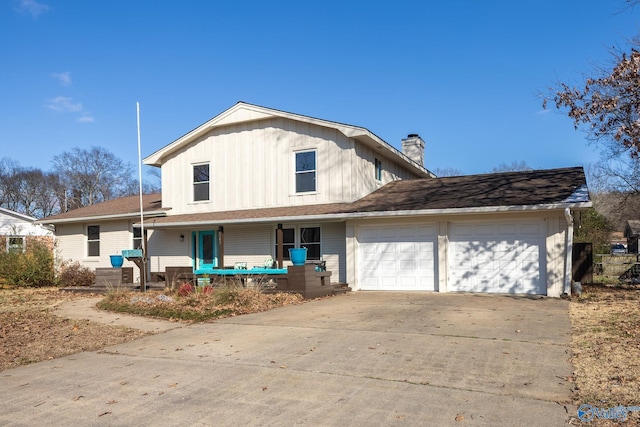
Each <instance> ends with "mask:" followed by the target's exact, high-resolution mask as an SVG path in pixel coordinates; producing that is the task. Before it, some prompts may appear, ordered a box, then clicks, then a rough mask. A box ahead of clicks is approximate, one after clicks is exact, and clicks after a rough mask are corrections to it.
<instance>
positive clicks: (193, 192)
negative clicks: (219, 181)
mask: <svg viewBox="0 0 640 427" xmlns="http://www.w3.org/2000/svg"><path fill="white" fill-rule="evenodd" d="M198 166H206V167H207V169H208V172H209V173H208V175H209V180H208V181H198V182H196V177H195V173H196V167H198ZM205 184H206V186H207V198H206V199H200V200H196V185H203V186H204V185H205ZM191 200H193V202H194V203H206V202H209V201H211V163H209V162H202V163H193V164H192V165H191Z"/></svg>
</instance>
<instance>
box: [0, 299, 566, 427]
mask: <svg viewBox="0 0 640 427" xmlns="http://www.w3.org/2000/svg"><path fill="white" fill-rule="evenodd" d="M74 315H75V316H82V317H87V316H83V313H82V310H80V309H77V308H76V310H75V314H74ZM110 316H116V317H118V318H123V321H124V320H126V319H124V317H123V316H120V315H110ZM164 325H165V326H166V328H165V329H169V330H167V331H166V332H162V333H159V334H157V335H153V336H149V337H146V338H143V339H140V340H138V341H134V342H130V343H126V344H121V345H118V346H114V347H110V348H107V349H105V350H103V351H98V352H86V353H81V354H76V355H73V356H69V357H65V358H61V359H56V360H51V361H47V362H41V363H37V364H33V365H29V366H25V367H20V368H16V369H11V370H7V371H4V372H1V373H0V385H1V386H0V425H3V426H21V425H25V426H33V425H58V426H69V425H105V426H107V425H108V426H133V425H141V426H214V425H215V426H237V425H273V426H280V425H313V426H317V425H327V426H344V425H367V426H372V425H398V426H406V425H434V426H448V425H451V426H469V425H473V426H477V425H487V426H518V425H522V426H535V425H540V426H550V425H554V426H557V425H562V424H564V423H566V421H567V420H568V418H569V416H572V415H575V408H574V407H573V406H571V405H568V404H566V403H565V402H567V401H569V400H570V397H571V388H572V386H571V384H570V383H568V382H567V381H566V380H565V378H566V377H567V376H569V375H570V374H571V371H572V369H571V365H570V364H569V360H568V359H569V353H568V343H569V340H570V323H569V316H568V303H567V302H566V301H563V300H560V299H552V298H528V297H518V296H499V295H478V294H438V293H395V292H384V293H383V292H357V293H352V294H349V295H344V296H338V297H335V298H330V299H325V300H318V301H311V302H308V303H305V304H302V305H297V306H289V307H283V308H279V309H276V310H272V311H270V312H266V313H259V314H253V315H247V316H240V317H235V318H229V319H223V320H219V321H215V322H213V323H208V324H197V325H191V326H186V327H178V328H176V325H175V324H171V323H165V324H164ZM156 326H157V325H156Z"/></svg>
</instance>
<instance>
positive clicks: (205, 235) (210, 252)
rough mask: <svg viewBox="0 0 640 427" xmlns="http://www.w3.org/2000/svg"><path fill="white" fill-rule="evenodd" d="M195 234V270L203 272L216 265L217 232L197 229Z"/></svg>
mask: <svg viewBox="0 0 640 427" xmlns="http://www.w3.org/2000/svg"><path fill="white" fill-rule="evenodd" d="M194 234H195V237H196V238H195V239H194V240H195V241H196V242H197V247H196V254H197V256H196V272H203V273H205V272H206V270H211V269H214V268H217V267H218V251H219V249H218V233H217V232H216V231H197V232H195V233H194Z"/></svg>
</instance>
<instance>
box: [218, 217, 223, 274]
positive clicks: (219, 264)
mask: <svg viewBox="0 0 640 427" xmlns="http://www.w3.org/2000/svg"><path fill="white" fill-rule="evenodd" d="M218 239H219V240H218V241H219V243H220V253H219V254H218V255H219V256H218V258H219V262H218V268H224V227H222V226H220V227H218Z"/></svg>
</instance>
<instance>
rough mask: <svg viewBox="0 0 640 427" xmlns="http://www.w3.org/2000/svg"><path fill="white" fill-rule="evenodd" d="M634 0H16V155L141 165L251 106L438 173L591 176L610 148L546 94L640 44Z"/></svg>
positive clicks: (6, 91) (38, 161) (12, 154)
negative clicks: (541, 171) (581, 170)
mask: <svg viewBox="0 0 640 427" xmlns="http://www.w3.org/2000/svg"><path fill="white" fill-rule="evenodd" d="M622 8H623V2H622V0H619V1H618V0H610V1H603V0H539V1H529V2H523V1H512V0H503V1H497V0H448V1H430V0H428V1H403V0H397V1H393V2H384V1H380V2H370V1H345V0H341V1H333V0H323V1H307V2H301V1H277V0H273V1H255V2H254V1H229V2H217V1H209V0H203V1H200V0H185V1H171V0H166V1H155V0H154V1H145V0H139V1H136V0H110V1H101V2H97V1H86V0H64V1H63V0H0V54H1V58H2V66H0V77H1V78H0V93H1V95H2V96H0V147H2V150H1V152H0V157H7V158H10V159H12V160H15V161H18V162H19V163H20V165H21V166H25V167H37V168H41V169H43V170H49V169H50V168H51V159H52V158H53V156H54V155H56V154H60V153H62V152H64V151H68V150H70V149H71V148H73V147H87V148H88V147H91V146H100V147H105V148H107V149H108V150H110V151H111V152H113V153H114V154H115V155H117V156H118V157H120V158H122V159H123V160H125V161H127V162H131V163H132V164H134V165H135V164H136V163H137V130H136V102H139V103H140V109H141V113H140V114H141V138H142V154H143V156H147V155H149V154H151V153H153V152H154V151H156V150H157V149H159V148H161V147H163V146H165V145H167V144H169V143H170V142H172V141H173V140H174V139H176V138H178V137H180V136H181V135H183V134H185V133H187V132H188V131H190V130H191V129H193V128H195V127H197V126H199V125H200V124H202V123H204V122H205V121H207V120H209V119H210V118H212V117H214V116H216V115H217V114H218V113H220V112H222V111H224V110H225V109H227V108H229V107H231V106H233V105H234V104H235V103H236V102H238V101H245V102H249V103H253V104H258V105H262V106H265V107H270V108H275V109H279V110H285V111H290V112H294V113H300V114H304V115H308V116H313V117H318V118H322V119H327V120H333V121H337V122H342V123H347V124H351V125H356V126H362V127H365V128H367V129H369V130H370V131H372V132H374V133H375V134H377V135H378V136H379V137H381V138H382V139H384V140H385V141H387V142H388V143H390V144H392V145H395V146H396V147H399V144H400V140H401V139H402V138H404V137H406V135H407V134H409V133H418V134H420V135H421V136H422V138H423V139H424V140H425V141H426V145H427V147H426V154H425V163H426V166H427V168H429V169H431V170H434V169H438V168H440V169H445V168H455V169H458V170H461V171H462V172H464V173H466V174H472V173H483V172H488V171H490V170H491V169H492V168H494V167H496V166H498V165H499V164H501V163H512V162H520V161H526V163H527V164H528V165H529V166H531V167H533V168H555V167H568V166H576V165H587V164H589V163H591V162H594V161H595V160H596V159H597V149H596V148H595V147H591V146H588V145H587V144H586V138H585V134H584V133H582V132H580V131H574V130H573V125H572V123H571V121H570V120H569V118H567V117H566V115H565V114H563V113H559V112H556V111H555V109H551V110H550V111H543V110H542V105H541V100H540V98H539V95H540V93H545V92H546V91H547V89H548V88H549V87H550V86H552V85H554V84H555V83H557V82H558V81H564V82H573V83H576V84H579V83H580V82H581V80H582V76H583V73H585V72H589V71H590V70H592V69H593V67H594V66H596V65H598V64H600V65H607V64H609V63H610V59H611V57H610V54H609V49H610V48H611V47H613V46H623V47H624V46H625V45H626V41H627V40H628V39H630V38H632V37H633V36H635V35H636V34H637V33H638V29H639V25H638V22H639V21H638V18H639V17H640V10H627V11H623V12H620V11H621V9H622Z"/></svg>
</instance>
